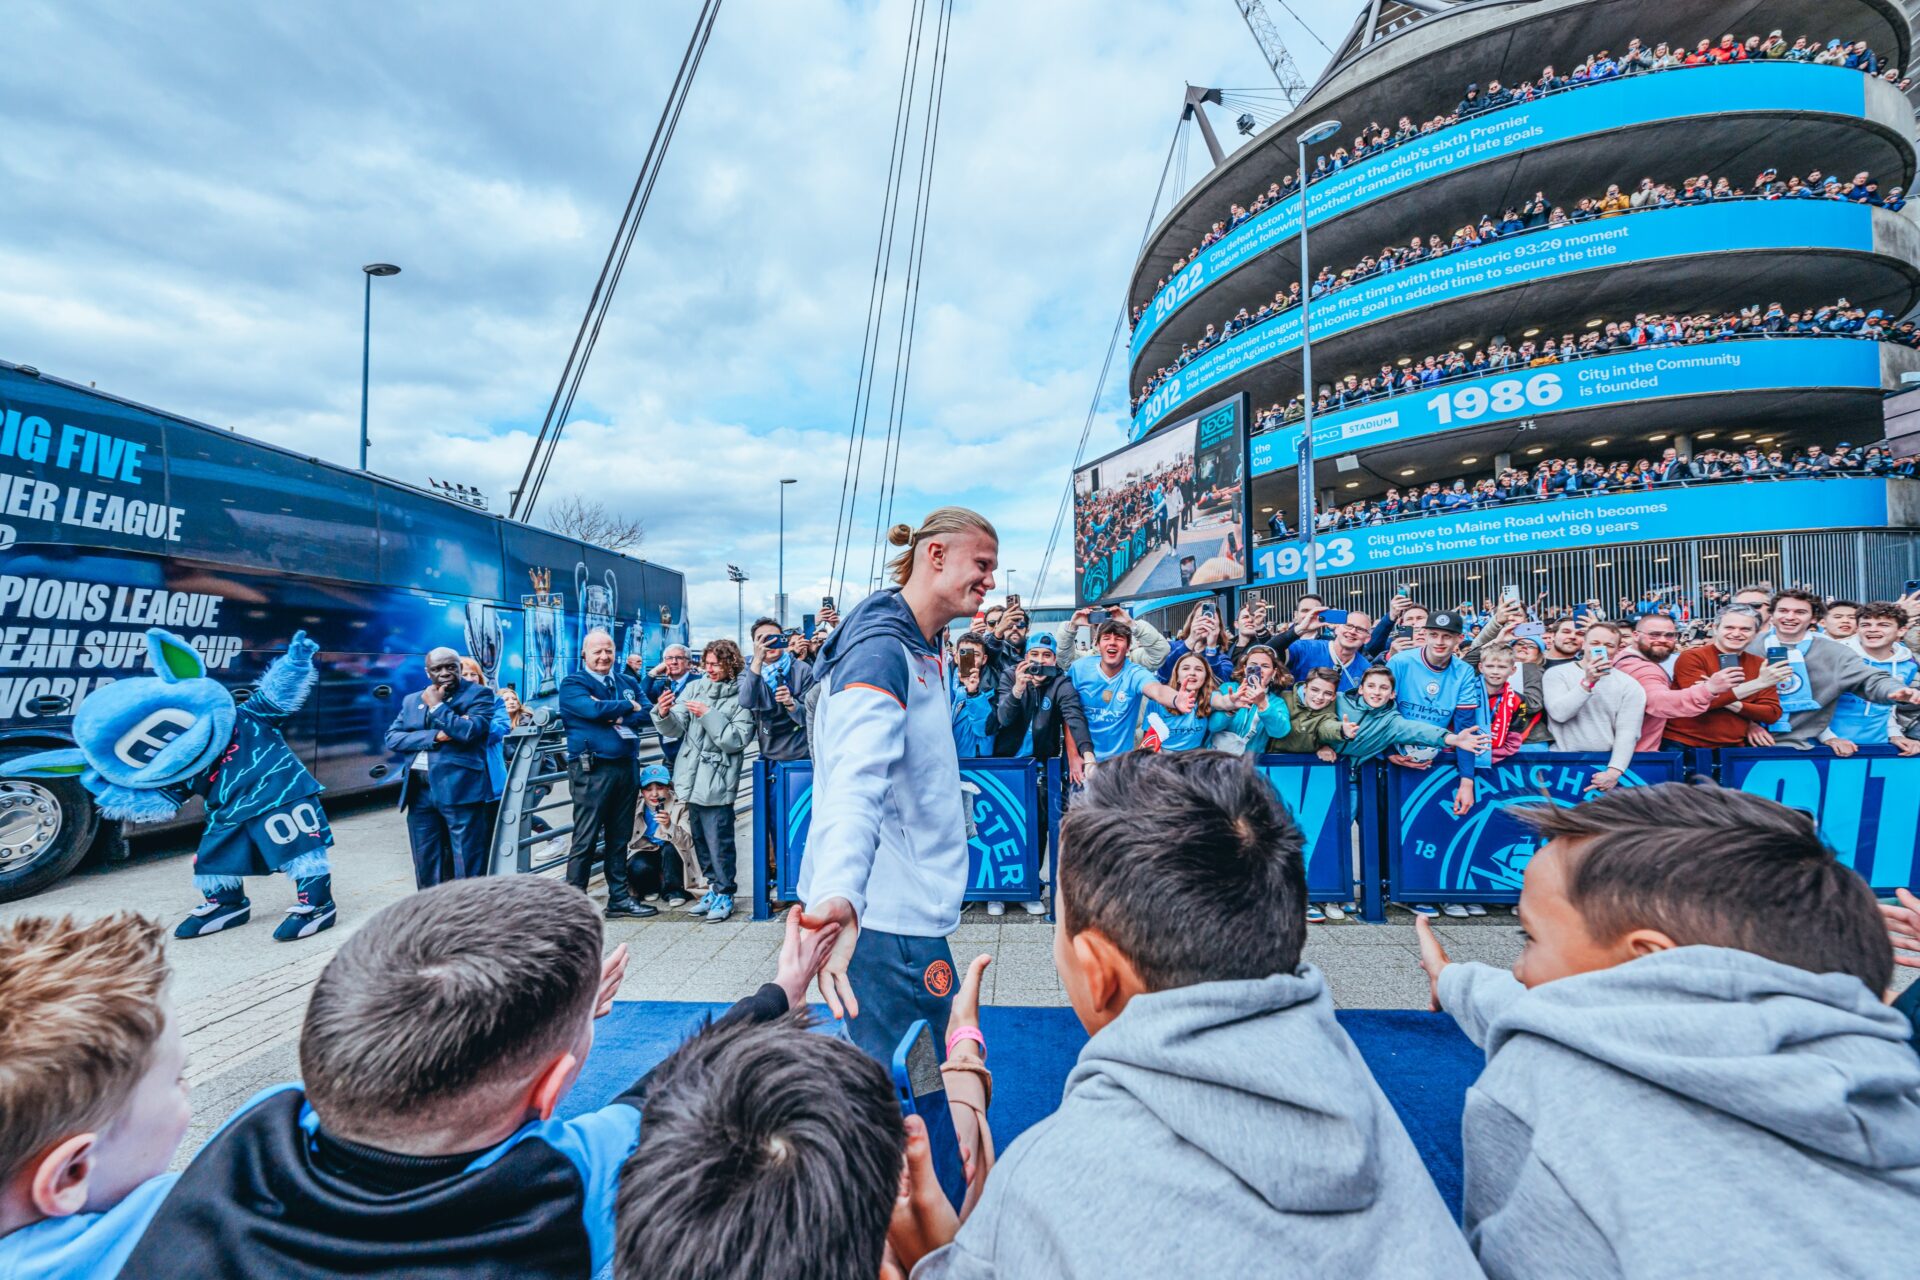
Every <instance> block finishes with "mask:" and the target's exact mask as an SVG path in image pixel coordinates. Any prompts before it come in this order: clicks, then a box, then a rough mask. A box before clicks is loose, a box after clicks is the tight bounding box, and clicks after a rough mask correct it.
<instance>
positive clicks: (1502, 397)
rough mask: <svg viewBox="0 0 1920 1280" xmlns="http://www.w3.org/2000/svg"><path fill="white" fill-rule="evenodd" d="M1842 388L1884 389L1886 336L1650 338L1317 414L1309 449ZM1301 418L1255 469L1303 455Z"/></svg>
mask: <svg viewBox="0 0 1920 1280" xmlns="http://www.w3.org/2000/svg"><path fill="white" fill-rule="evenodd" d="M1807 388H1817V389H1829V388H1843V389H1847V390H1854V391H1879V390H1880V389H1881V385H1880V344H1879V343H1877V342H1865V341H1860V340H1857V339H1853V340H1849V339H1838V338H1767V339H1741V340H1739V341H1732V342H1712V343H1705V344H1701V345H1698V346H1682V345H1678V344H1672V345H1667V346H1658V347H1646V348H1642V349H1640V350H1637V351H1623V352H1619V353H1618V354H1615V355H1606V356H1594V357H1592V358H1591V359H1587V360H1576V361H1572V362H1569V363H1567V364H1556V365H1551V366H1548V367H1547V368H1544V369H1512V370H1506V371H1503V372H1500V373H1489V374H1485V375H1483V376H1481V377H1478V378H1461V379H1458V380H1450V381H1448V382H1445V383H1442V384H1440V385H1439V386H1434V387H1427V388H1425V389H1423V390H1419V391H1409V392H1403V393H1401V394H1399V395H1395V396H1389V397H1387V398H1385V399H1380V400H1375V401H1373V402H1371V403H1369V404H1363V405H1360V406H1358V407H1357V408H1352V409H1341V410H1337V411H1336V412H1333V413H1322V414H1316V415H1314V419H1313V450H1314V453H1315V454H1316V455H1317V456H1319V457H1321V458H1326V457H1329V456H1331V455H1334V454H1339V453H1347V452H1350V451H1352V450H1356V449H1365V448H1371V447H1372V446H1375V445H1383V444H1399V443H1401V442H1403V441H1406V440H1418V439H1421V438H1423V437H1426V436H1436V435H1441V434H1444V433H1445V432H1448V431H1452V430H1454V429H1456V428H1460V427H1485V426H1491V425H1493V424H1495V423H1500V422H1517V421H1519V420H1521V419H1523V418H1536V419H1537V418H1544V417H1546V416H1547V415H1548V414H1554V413H1567V412H1570V411H1573V410H1579V409H1596V408H1601V407H1604V406H1613V405H1623V404H1640V403H1644V402H1646V401H1649V400H1666V399H1671V398H1673V397H1675V396H1699V395H1725V394H1728V393H1731V392H1741V391H1797V390H1803V389H1807ZM1300 434H1301V427H1300V424H1299V423H1293V424H1290V425H1288V426H1284V427H1281V428H1279V429H1278V430H1274V431H1268V432H1265V433H1263V434H1261V435H1257V436H1255V437H1254V438H1253V474H1254V475H1256V476H1263V475H1269V474H1271V473H1273V472H1275V471H1285V470H1288V469H1290V468H1292V467H1294V466H1295V465H1297V463H1298V462H1299V456H1300Z"/></svg>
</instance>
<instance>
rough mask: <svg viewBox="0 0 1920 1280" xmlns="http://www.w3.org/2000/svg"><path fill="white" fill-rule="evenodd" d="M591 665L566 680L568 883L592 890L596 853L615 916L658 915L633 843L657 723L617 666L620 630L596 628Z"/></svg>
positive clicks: (586, 661)
mask: <svg viewBox="0 0 1920 1280" xmlns="http://www.w3.org/2000/svg"><path fill="white" fill-rule="evenodd" d="M580 662H581V665H582V666H584V667H585V668H586V670H584V671H576V672H574V673H573V674H572V675H570V676H568V677H567V678H566V679H564V680H562V681H561V682H560V719H561V720H562V721H563V722H565V724H566V726H567V783H568V786H569V788H570V790H571V791H572V793H573V845H572V847H571V849H569V851H568V854H567V883H568V884H570V885H573V886H574V887H575V888H577V889H585V888H586V887H587V881H588V879H589V878H590V877H591V876H592V875H593V864H594V860H595V859H596V858H598V859H600V860H601V861H602V862H603V863H604V868H605V872H606V877H607V918H608V919H616V918H619V917H628V918H635V919H637V918H640V917H644V916H657V915H659V914H660V909H659V908H658V907H650V906H648V905H647V904H646V903H644V902H635V901H634V898H633V891H632V889H631V887H630V886H629V885H628V883H627V845H629V844H630V843H632V841H633V811H634V802H635V800H636V799H637V797H638V795H639V790H640V783H639V770H638V759H637V757H638V756H639V753H640V740H639V734H638V732H637V731H638V730H639V729H640V728H641V727H643V726H651V725H652V723H653V718H652V715H651V709H650V708H649V707H648V706H647V705H646V704H645V703H643V702H641V701H640V699H639V693H640V686H639V685H638V684H637V683H636V682H634V681H632V680H631V679H629V677H628V676H627V675H626V674H625V673H624V672H616V671H615V670H614V666H613V637H612V636H611V635H609V634H608V633H607V632H605V631H590V632H588V633H587V638H586V640H585V641H584V642H583V643H582V644H581V646H580Z"/></svg>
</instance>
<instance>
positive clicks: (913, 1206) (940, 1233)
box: [887, 1116, 960, 1272]
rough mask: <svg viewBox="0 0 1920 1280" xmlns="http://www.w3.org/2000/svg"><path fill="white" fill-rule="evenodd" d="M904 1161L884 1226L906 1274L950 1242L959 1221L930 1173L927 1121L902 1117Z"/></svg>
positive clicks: (930, 1146) (931, 1154)
mask: <svg viewBox="0 0 1920 1280" xmlns="http://www.w3.org/2000/svg"><path fill="white" fill-rule="evenodd" d="M906 1128H907V1158H906V1165H905V1167H904V1168H903V1169H901V1171H900V1191H899V1194H897V1195H896V1196H895V1197H894V1201H893V1220H892V1221H890V1222H889V1223H888V1224H887V1245H888V1247H889V1248H891V1249H892V1250H893V1254H894V1256H895V1257H896V1258H898V1259H899V1261H900V1264H901V1266H902V1267H903V1268H905V1269H906V1270H907V1271H909V1272H911V1271H912V1270H913V1268H914V1267H915V1266H917V1265H919V1262H920V1259H922V1258H924V1257H926V1256H927V1255H928V1254H930V1253H932V1252H933V1251H934V1250H935V1249H938V1248H941V1247H943V1246H945V1245H949V1244H952V1243H953V1237H954V1235H955V1233H957V1232H958V1231H959V1230H960V1218H959V1216H958V1215H957V1214H955V1213H954V1211H953V1205H952V1204H951V1203H949V1202H948V1200H947V1193H946V1192H945V1191H942V1190H941V1189H940V1179H939V1178H938V1177H936V1176H935V1175H934V1172H933V1146H932V1144H931V1143H929V1142H928V1141H927V1122H926V1121H925V1120H922V1119H921V1118H920V1117H919V1116H908V1117H906Z"/></svg>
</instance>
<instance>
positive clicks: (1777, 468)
mask: <svg viewBox="0 0 1920 1280" xmlns="http://www.w3.org/2000/svg"><path fill="white" fill-rule="evenodd" d="M1915 475H1920V456H1916V455H1914V454H1896V453H1894V451H1893V450H1891V449H1889V448H1887V447H1886V446H1884V445H1877V444H1876V445H1869V446H1867V447H1866V448H1865V449H1861V448H1859V447H1858V446H1854V445H1840V446H1837V447H1836V448H1835V449H1834V450H1832V451H1828V450H1827V449H1825V448H1823V447H1822V446H1820V445H1817V444H1810V445H1807V446H1806V447H1805V448H1803V449H1795V450H1793V452H1792V453H1788V452H1787V451H1786V450H1784V449H1780V448H1767V447H1765V446H1762V445H1759V444H1749V445H1747V446H1746V447H1745V448H1744V449H1741V450H1738V451H1736V450H1734V449H1702V450H1700V451H1698V452H1696V453H1695V454H1694V455H1693V456H1692V457H1690V458H1682V457H1681V456H1680V454H1679V451H1678V450H1676V449H1673V448H1672V447H1669V448H1667V449H1666V450H1664V451H1663V452H1662V454H1661V456H1660V458H1659V460H1658V461H1654V460H1651V459H1648V458H1640V459H1638V460H1636V461H1634V462H1632V463H1627V462H1621V461H1615V462H1605V463H1603V462H1601V461H1599V460H1598V459H1596V458H1594V457H1592V456H1591V455H1589V456H1588V457H1587V458H1585V459H1584V460H1582V459H1579V458H1574V457H1571V456H1569V457H1565V458H1547V459H1543V460H1541V461H1540V462H1538V463H1536V464H1535V465H1534V466H1533V467H1532V469H1531V470H1529V469H1528V468H1526V467H1511V468H1509V469H1507V470H1505V471H1502V472H1501V473H1500V474H1499V475H1498V476H1497V477H1494V478H1492V479H1488V478H1486V477H1484V476H1482V477H1481V478H1479V479H1471V478H1468V477H1464V476H1463V477H1457V478H1455V479H1453V480H1451V481H1446V480H1434V481H1431V482H1429V483H1428V484H1427V485H1426V486H1425V487H1422V486H1420V485H1417V484H1410V485H1407V486H1406V487H1405V488H1404V489H1403V488H1401V487H1400V486H1398V485H1388V486H1387V491H1386V494H1385V496H1383V497H1380V498H1371V499H1363V500H1359V501H1355V502H1349V503H1346V504H1344V505H1341V506H1338V507H1331V508H1327V509H1324V510H1323V509H1321V508H1320V507H1318V506H1316V507H1315V508H1314V529H1315V531H1316V532H1332V531H1335V530H1340V529H1362V528H1367V527H1370V526H1372V525H1379V524H1386V523H1389V522H1390V521H1394V520H1405V519H1409V518H1411V517H1414V516H1426V515H1435V514H1440V515H1450V514H1453V513H1455V512H1465V511H1477V510H1482V509H1484V508H1488V507H1500V506H1507V505H1510V504H1513V503H1519V502H1539V501H1543V500H1545V499H1550V498H1580V497H1593V496H1597V495H1599V494H1605V493H1641V492H1647V491H1651V490H1654V489H1660V488H1665V487H1668V486H1690V485H1700V484H1716V483H1723V482H1729V481H1732V482H1753V481H1766V480H1794V479H1833V478H1836V477H1847V476H1862V477H1886V478H1896V479H1911V478H1913V477H1914V476H1915ZM1267 534H1268V538H1269V539H1273V538H1286V537H1291V536H1293V532H1292V531H1290V530H1288V528H1287V526H1286V522H1285V520H1284V519H1283V518H1282V515H1281V513H1280V512H1278V511H1276V512H1275V513H1274V514H1273V515H1271V516H1269V517H1268V520H1267Z"/></svg>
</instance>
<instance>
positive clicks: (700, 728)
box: [653, 640, 753, 924]
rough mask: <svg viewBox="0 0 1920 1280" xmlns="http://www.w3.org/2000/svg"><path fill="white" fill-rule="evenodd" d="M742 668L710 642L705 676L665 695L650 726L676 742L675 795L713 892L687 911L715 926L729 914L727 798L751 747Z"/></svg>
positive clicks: (729, 649)
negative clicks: (742, 692)
mask: <svg viewBox="0 0 1920 1280" xmlns="http://www.w3.org/2000/svg"><path fill="white" fill-rule="evenodd" d="M745 666H746V663H745V661H744V660H743V659H742V658H741V656H740V646H738V645H736V644H735V643H734V642H733V641H731V640H715V641H712V642H711V643H709V644H708V645H707V647H706V650H705V652H703V653H702V654H701V656H700V667H701V670H702V672H704V674H703V675H702V676H701V677H700V678H699V679H698V680H695V681H694V682H693V683H692V684H689V685H688V686H687V687H686V688H685V689H683V690H682V691H681V692H680V694H679V696H678V697H676V696H675V695H674V694H673V693H672V692H671V691H668V692H667V693H664V694H662V695H661V697H660V701H659V702H657V703H655V704H654V708H653V724H654V727H655V728H656V729H658V730H660V736H661V737H663V738H678V739H679V740H680V754H679V757H678V758H677V759H676V760H675V761H674V765H673V791H674V794H675V795H676V796H678V797H679V798H680V799H682V800H684V801H685V802H686V805H687V822H688V824H689V825H690V826H692V828H693V845H694V849H695V851H696V852H698V854H699V855H700V866H701V869H702V870H703V871H705V872H706V876H707V881H708V883H709V884H711V885H712V888H711V889H709V890H708V891H707V895H706V896H705V897H704V898H702V899H700V901H699V902H696V903H695V904H694V905H693V906H691V907H689V908H687V909H688V910H689V911H691V912H692V913H693V914H694V915H697V916H705V917H706V918H707V921H708V923H710V924H717V923H719V922H720V921H722V920H725V919H726V918H727V917H728V916H730V915H732V914H733V897H734V893H735V891H736V890H737V889H738V888H739V886H738V884H737V883H736V882H735V880H734V861H735V857H734V840H733V798H734V795H735V793H736V792H737V791H738V790H739V786H740V762H741V761H742V759H744V758H745V756H746V750H747V744H748V743H749V742H751V741H753V713H752V712H751V711H749V710H747V709H746V708H745V707H743V706H741V705H740V672H741V670H742V668H744V667H745Z"/></svg>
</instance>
